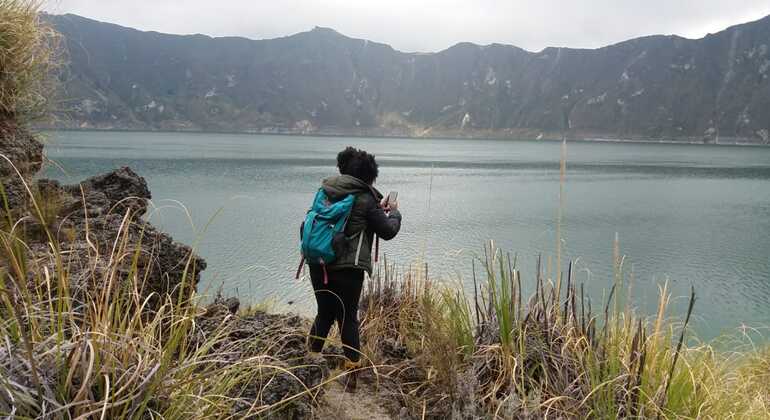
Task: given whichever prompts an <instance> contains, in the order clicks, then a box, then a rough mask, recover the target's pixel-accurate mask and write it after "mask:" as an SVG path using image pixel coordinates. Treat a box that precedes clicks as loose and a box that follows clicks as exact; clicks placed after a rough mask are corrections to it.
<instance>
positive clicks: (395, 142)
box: [46, 132, 770, 338]
mask: <svg viewBox="0 0 770 420" xmlns="http://www.w3.org/2000/svg"><path fill="white" fill-rule="evenodd" d="M347 145H354V146H357V147H361V148H364V149H366V150H368V151H370V152H372V153H374V154H376V156H377V160H378V162H379V163H380V179H379V180H378V184H377V187H378V188H380V189H381V190H383V191H384V192H387V191H389V190H398V191H399V199H400V201H401V208H402V212H403V214H404V222H403V227H402V232H401V234H400V235H399V236H398V237H397V239H396V240H394V241H392V242H390V243H384V244H383V245H382V247H381V250H382V252H384V253H385V254H386V255H387V256H388V258H389V259H390V260H392V261H396V262H397V264H398V265H400V266H403V267H406V266H408V265H410V264H419V263H420V262H421V261H428V262H429V264H430V270H431V272H432V273H434V274H436V275H437V276H439V275H440V276H441V278H442V279H444V281H462V282H464V284H465V285H466V286H467V285H469V284H470V278H471V269H470V267H471V260H472V259H473V257H474V256H477V255H479V254H482V253H483V245H484V243H485V241H487V240H490V239H492V240H494V241H495V243H496V244H497V245H498V246H500V247H501V248H503V249H505V250H508V251H510V252H511V253H515V254H516V255H517V256H518V261H519V266H520V268H521V269H522V272H523V279H524V282H525V287H527V288H528V290H532V286H533V282H532V279H533V278H534V274H535V262H536V258H537V256H538V255H540V254H542V255H543V256H544V257H543V258H544V261H547V258H548V256H549V255H550V256H553V255H554V249H555V245H556V233H555V230H556V219H557V211H558V207H559V206H558V204H559V200H558V193H559V156H560V144H558V143H550V142H534V141H495V140H428V139H379V138H376V139H375V138H333V137H323V138H315V137H290V136H256V135H226V134H187V133H116V132H54V133H50V134H49V139H48V144H47V153H48V156H49V157H50V158H51V159H53V160H55V161H56V162H57V163H58V164H59V165H61V168H63V171H64V172H62V169H59V168H54V167H49V168H48V169H47V170H46V175H47V176H51V177H56V178H59V179H62V180H64V181H67V182H75V181H77V180H80V179H83V178H85V177H87V176H92V175H95V174H99V173H103V172H105V171H108V170H111V169H113V168H116V167H118V166H122V165H128V166H130V167H132V168H133V169H134V170H136V171H137V172H138V173H139V174H141V175H143V176H144V177H146V178H147V181H148V183H149V187H150V189H151V190H152V194H153V201H154V204H155V206H156V207H157V209H156V210H155V211H154V212H153V214H152V216H151V219H152V221H153V222H154V223H156V224H157V225H158V226H159V227H161V228H162V229H164V230H166V231H168V232H170V233H171V234H172V235H173V236H174V237H175V238H176V239H177V240H179V241H182V242H185V243H196V244H197V247H198V249H199V253H200V254H201V255H202V256H203V257H204V258H206V260H207V262H208V267H209V268H208V269H207V270H206V272H205V273H204V276H203V284H202V285H201V289H202V290H206V291H208V292H209V293H213V292H214V291H216V289H218V288H220V287H221V288H222V289H223V290H224V292H225V293H226V294H237V295H238V296H239V297H241V299H242V300H246V301H251V302H260V301H264V300H270V301H272V302H273V303H274V305H275V306H276V308H277V309H286V308H288V309H291V310H294V311H297V312H301V313H310V312H312V311H313V310H314V304H313V302H312V294H311V293H310V292H309V285H308V284H307V283H302V282H297V281H295V280H293V271H294V270H295V269H296V265H297V263H298V261H299V253H298V244H297V242H298V238H297V234H298V226H299V223H300V221H301V219H302V217H303V215H304V213H305V211H306V210H307V207H308V206H309V204H310V201H311V200H312V197H313V194H314V192H315V190H316V189H317V188H318V186H319V182H320V180H321V179H322V178H323V177H326V176H329V175H332V174H334V173H335V168H334V164H335V157H336V153H337V152H338V151H339V150H341V149H342V148H343V147H344V146H347ZM567 155H568V156H567V159H568V163H567V182H566V185H565V195H564V207H563V220H562V236H563V249H564V254H565V257H564V259H565V261H566V260H567V258H571V259H574V260H577V263H576V277H577V280H578V281H584V282H586V288H587V291H588V292H589V294H590V295H591V296H592V297H593V299H594V300H595V301H596V302H597V303H598V301H600V300H601V298H602V294H603V293H605V292H606V290H608V286H609V285H610V284H611V277H612V249H613V246H612V244H613V239H614V237H615V235H616V233H617V234H618V237H619V238H620V243H621V250H622V254H624V255H626V258H625V260H624V267H625V269H626V271H627V272H630V271H631V269H632V267H633V272H634V276H633V277H634V287H633V293H634V296H635V303H636V305H637V306H638V308H639V310H641V311H644V312H647V313H652V312H654V306H655V304H656V301H657V293H658V285H659V284H661V283H662V282H664V281H666V280H668V281H669V283H670V289H671V291H672V292H673V294H674V297H675V298H674V307H673V308H672V312H676V311H681V310H683V306H684V298H682V297H683V296H685V295H686V294H687V293H688V290H689V287H690V285H694V286H695V288H696V292H697V294H698V302H697V304H696V311H695V312H696V328H697V329H698V332H699V333H700V335H701V336H702V337H704V338H710V337H713V336H715V335H717V334H720V333H722V332H726V331H727V332H730V331H735V329H736V328H737V327H739V326H741V325H750V326H761V325H770V237H768V234H770V148H760V147H728V146H702V145H697V146H696V145H674V144H630V143H570V144H569V145H568V151H567ZM545 265H546V264H544V266H545ZM554 270H555V268H554ZM471 287H472V286H471ZM672 315H675V313H672Z"/></svg>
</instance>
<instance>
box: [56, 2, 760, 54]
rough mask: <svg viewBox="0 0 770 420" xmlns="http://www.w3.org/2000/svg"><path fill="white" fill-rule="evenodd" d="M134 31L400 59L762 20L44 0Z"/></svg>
mask: <svg viewBox="0 0 770 420" xmlns="http://www.w3.org/2000/svg"><path fill="white" fill-rule="evenodd" d="M45 9H46V10H47V11H49V12H51V13H75V14H79V15H82V16H85V17H89V18H93V19H98V20H102V21H107V22H112V23H117V24H120V25H124V26H129V27H134V28H137V29H142V30H155V31H159V32H168V33H179V34H190V33H204V34H208V35H212V36H231V35H236V36H245V37H248V38H255V39H262V38H276V37H281V36H286V35H291V34H293V33H297V32H302V31H306V30H309V29H312V28H313V27H314V26H326V27H331V28H334V29H336V30H337V31H339V32H341V33H343V34H345V35H348V36H352V37H356V38H365V39H370V40H373V41H379V42H383V43H387V44H390V45H392V46H393V47H394V48H397V49H400V50H403V51H438V50H441V49H444V48H447V47H449V46H451V45H453V44H456V43H457V42H461V41H470V42H475V43H478V44H490V43H493V42H498V43H504V44H513V45H517V46H520V47H522V48H526V49H529V50H534V51H537V50H540V49H542V48H544V47H547V46H565V47H576V48H595V47H601V46H604V45H608V44H612V43H615V42H619V41H623V40H626V39H629V38H634V37H637V36H644V35H653V34H677V35H682V36H686V37H690V38H697V37H701V36H703V35H705V34H706V33H709V32H717V31H720V30H722V29H724V28H726V27H727V26H730V25H732V24H736V23H742V22H746V21H750V20H755V19H759V18H761V17H763V16H765V15H769V14H770V2H768V1H767V0H732V1H730V2H727V1H724V0H647V1H643V2H642V1H638V0H573V1H564V0H539V1H538V0H509V1H498V0H464V1H463V0H389V1H381V0H348V1H343V0H282V1H274V0H219V1H215V2H212V1H210V0H48V1H47V2H46V4H45Z"/></svg>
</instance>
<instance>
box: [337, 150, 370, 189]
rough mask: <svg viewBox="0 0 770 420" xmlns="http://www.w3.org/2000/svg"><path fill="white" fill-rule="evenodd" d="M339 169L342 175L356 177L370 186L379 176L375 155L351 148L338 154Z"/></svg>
mask: <svg viewBox="0 0 770 420" xmlns="http://www.w3.org/2000/svg"><path fill="white" fill-rule="evenodd" d="M337 167H338V168H339V169H340V173H341V174H342V175H350V176H354V177H356V178H358V179H360V180H361V181H364V182H366V183H367V184H370V185H371V184H373V183H374V180H375V179H377V175H378V174H379V166H378V165H377V161H376V160H374V155H371V154H369V153H366V152H365V151H363V150H359V149H356V148H355V147H351V146H348V147H346V148H345V150H343V151H341V152H339V153H338V154H337Z"/></svg>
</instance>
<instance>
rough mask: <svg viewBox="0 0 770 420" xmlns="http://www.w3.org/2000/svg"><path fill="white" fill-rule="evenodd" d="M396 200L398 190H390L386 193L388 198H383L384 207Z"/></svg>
mask: <svg viewBox="0 0 770 420" xmlns="http://www.w3.org/2000/svg"><path fill="white" fill-rule="evenodd" d="M396 200H398V191H391V192H389V193H388V198H386V199H385V207H388V206H389V205H390V203H395V202H396Z"/></svg>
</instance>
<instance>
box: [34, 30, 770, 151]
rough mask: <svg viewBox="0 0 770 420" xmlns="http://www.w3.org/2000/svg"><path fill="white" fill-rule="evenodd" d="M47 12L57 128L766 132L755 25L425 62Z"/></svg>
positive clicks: (710, 137) (764, 81)
mask: <svg viewBox="0 0 770 420" xmlns="http://www.w3.org/2000/svg"><path fill="white" fill-rule="evenodd" d="M49 18H50V19H51V21H52V22H53V23H54V25H55V27H56V28H57V29H58V30H59V31H60V32H61V33H62V34H64V35H65V37H66V40H67V45H68V48H69V54H70V59H71V65H70V66H69V72H68V74H67V75H65V76H64V78H65V80H66V88H67V89H66V97H67V98H69V100H68V101H67V102H66V104H67V105H66V107H65V108H66V110H67V112H66V113H65V114H66V115H65V116H64V118H63V119H61V121H60V122H59V123H58V124H57V125H56V126H57V127H69V128H101V129H138V130H156V129H163V130H218V131H247V132H286V133H341V134H368V135H410V136H429V135H449V136H492V137H522V136H523V137H532V138H538V137H560V136H561V135H562V133H566V134H567V135H568V136H570V137H573V138H584V137H611V138H642V139H645V138H646V139H658V138H665V139H687V140H697V141H701V140H704V141H718V140H719V139H722V140H724V141H732V140H735V139H739V140H743V141H754V142H765V143H767V142H768V139H769V135H768V133H769V132H770V131H769V130H770V79H768V77H769V76H770V17H768V18H765V19H762V20H759V21H756V22H752V23H748V24H743V25H738V26H733V27H731V28H728V29H726V30H724V31H722V32H719V33H717V34H712V35H708V36H706V37H704V38H702V39H698V40H690V39H684V38H681V37H677V36H650V37H644V38H638V39H632V40H629V41H626V42H621V43H618V44H615V45H611V46H607V47H604V48H599V49H595V50H585V49H571V48H546V49H544V50H543V51H540V52H530V51H525V50H522V49H520V48H516V47H513V46H510V45H500V44H493V45H486V46H480V45H474V44H470V43H461V44H458V45H455V46H453V47H451V48H449V49H446V50H444V51H440V52H437V53H428V54H423V53H419V54H418V53H403V52H399V51H396V50H394V49H393V48H391V47H389V46H388V45H384V44H380V43H376V42H371V41H367V40H361V39H352V38H348V37H346V36H343V35H341V34H339V33H337V32H335V31H333V30H331V29H324V28H316V29H314V30H312V31H309V32H305V33H299V34H296V35H293V36H289V37H285V38H279V39H272V40H261V41H255V40H248V39H243V38H210V37H208V36H203V35H194V36H176V35H165V34H160V33H155V32H140V31H137V30H133V29H129V28H124V27H120V26H116V25H112V24H107V23H100V22H96V21H93V20H89V19H86V18H82V17H79V16H74V15H64V16H50V17H49Z"/></svg>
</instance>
